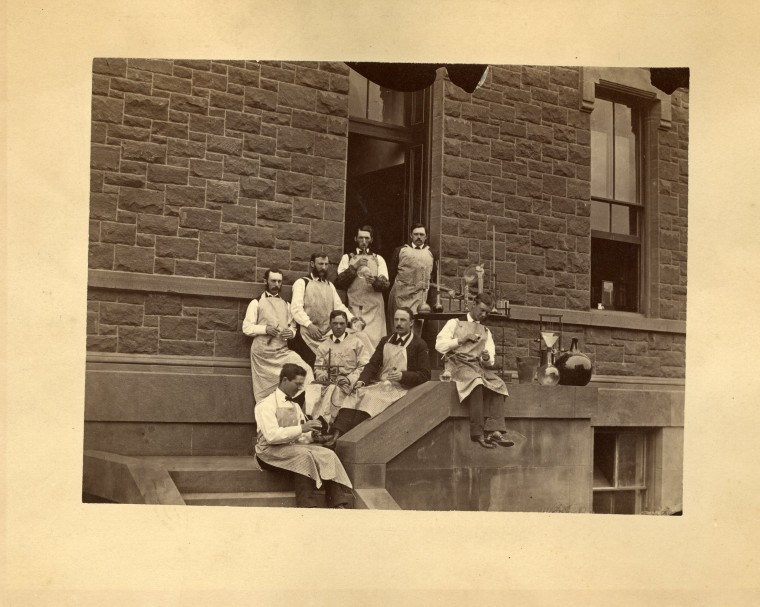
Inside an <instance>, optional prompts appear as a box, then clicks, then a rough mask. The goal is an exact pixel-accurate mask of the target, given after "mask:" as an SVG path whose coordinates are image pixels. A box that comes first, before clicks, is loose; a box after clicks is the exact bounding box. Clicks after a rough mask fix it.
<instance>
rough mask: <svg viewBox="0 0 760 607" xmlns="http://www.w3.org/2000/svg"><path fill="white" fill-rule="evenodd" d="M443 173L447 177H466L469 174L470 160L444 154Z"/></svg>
mask: <svg viewBox="0 0 760 607" xmlns="http://www.w3.org/2000/svg"><path fill="white" fill-rule="evenodd" d="M443 174H444V175H446V176H447V177H457V178H461V179H468V178H469V176H470V161H469V160H466V159H464V158H456V157H454V156H448V155H445V156H444V157H443Z"/></svg>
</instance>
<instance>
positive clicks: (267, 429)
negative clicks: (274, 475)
mask: <svg viewBox="0 0 760 607" xmlns="http://www.w3.org/2000/svg"><path fill="white" fill-rule="evenodd" d="M286 397H287V394H285V393H284V392H283V391H282V390H280V389H279V388H277V389H276V390H275V391H274V392H272V394H270V395H269V396H267V397H266V398H265V399H264V400H262V401H261V402H259V403H257V404H256V406H255V407H254V409H253V415H254V417H255V418H256V427H257V429H258V431H259V432H261V434H262V436H263V437H264V440H265V441H266V442H267V443H268V444H270V445H277V444H282V443H290V442H293V441H295V440H298V441H299V442H311V432H302V431H301V424H303V423H304V422H305V421H306V418H305V417H304V414H303V411H301V407H299V406H298V404H297V403H294V402H292V401H286V400H285V399H286ZM288 406H289V407H292V408H293V409H294V410H295V411H296V413H297V415H298V420H299V425H297V426H285V427H283V426H280V424H279V423H278V422H277V415H276V411H277V408H278V407H288Z"/></svg>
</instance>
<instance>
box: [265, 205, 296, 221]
mask: <svg viewBox="0 0 760 607" xmlns="http://www.w3.org/2000/svg"><path fill="white" fill-rule="evenodd" d="M256 213H257V217H258V219H269V220H272V221H288V222H289V221H292V219H293V209H292V205H291V204H289V203H283V202H273V201H269V200H260V201H258V203H257V205H256Z"/></svg>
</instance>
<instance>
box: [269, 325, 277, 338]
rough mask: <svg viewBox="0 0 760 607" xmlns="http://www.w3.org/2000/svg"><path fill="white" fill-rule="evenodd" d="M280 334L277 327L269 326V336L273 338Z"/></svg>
mask: <svg viewBox="0 0 760 607" xmlns="http://www.w3.org/2000/svg"><path fill="white" fill-rule="evenodd" d="M279 334H280V332H279V330H278V329H277V327H275V326H272V325H267V335H271V336H272V337H277V336H278V335H279Z"/></svg>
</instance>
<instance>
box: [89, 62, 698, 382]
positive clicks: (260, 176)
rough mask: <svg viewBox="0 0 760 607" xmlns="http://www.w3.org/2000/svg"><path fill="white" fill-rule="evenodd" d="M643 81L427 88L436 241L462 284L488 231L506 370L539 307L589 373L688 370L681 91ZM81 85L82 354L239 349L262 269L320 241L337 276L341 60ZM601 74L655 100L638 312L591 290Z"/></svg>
mask: <svg viewBox="0 0 760 607" xmlns="http://www.w3.org/2000/svg"><path fill="white" fill-rule="evenodd" d="M645 76H646V70H598V69H591V68H571V67H541V66H490V68H489V71H488V73H487V77H486V80H485V82H484V83H483V85H482V86H481V87H479V88H478V89H477V90H476V91H475V92H474V93H473V94H467V93H465V92H464V91H462V90H461V89H459V88H458V87H456V86H454V85H453V84H452V83H451V82H449V81H448V80H447V79H446V77H445V74H439V78H438V80H437V81H436V83H435V84H434V85H433V86H432V87H431V90H430V93H429V94H430V95H431V97H432V101H431V115H430V119H429V132H430V145H429V148H428V149H429V152H428V153H429V157H430V161H429V162H430V170H429V173H428V181H427V190H428V191H427V192H426V198H425V200H426V202H425V204H426V205H428V208H427V210H426V213H427V215H426V217H427V221H428V224H429V226H430V233H431V239H432V243H433V245H434V247H435V248H436V249H437V250H438V251H439V252H440V258H441V274H442V276H443V279H444V282H447V283H449V284H450V285H454V286H455V285H457V284H458V281H459V277H460V276H461V275H462V273H463V271H464V269H465V268H466V267H467V266H468V265H470V264H472V263H483V264H485V265H486V266H487V268H489V269H490V264H491V257H492V254H493V253H492V251H493V250H494V243H493V242H492V234H493V233H494V231H495V234H496V243H495V244H496V246H495V251H496V271H497V276H498V288H499V291H500V293H502V294H503V295H504V297H506V298H508V299H509V300H510V303H511V305H512V311H513V314H512V317H513V320H511V321H509V322H508V323H500V324H498V325H497V327H496V341H497V343H498V344H499V353H500V354H501V355H503V356H504V363H503V364H504V366H505V368H507V369H515V368H516V364H515V358H516V357H517V356H524V355H527V354H528V353H529V352H530V353H535V345H534V341H535V338H536V320H537V315H538V313H539V312H543V311H557V312H559V313H562V314H563V319H564V323H565V331H566V335H565V339H566V343H569V338H570V337H572V336H577V337H579V338H580V342H581V344H582V347H583V349H584V351H586V352H587V353H588V354H589V355H590V356H591V357H592V359H593V360H594V362H595V364H596V372H597V374H598V375H599V376H609V377H611V378H613V377H618V376H633V377H648V378H676V379H677V380H678V379H680V381H681V382H682V381H683V377H684V368H685V361H684V345H685V317H686V245H687V201H688V190H687V179H688V159H687V148H688V91H686V90H684V89H678V90H677V91H676V92H674V93H673V94H672V95H665V94H663V93H662V92H660V91H657V90H656V89H654V88H653V87H651V85H649V83H648V82H647V81H646V78H645ZM92 86H93V96H92V156H91V188H90V190H91V193H90V248H89V268H90V275H89V276H90V279H89V288H88V304H87V305H88V325H87V332H88V339H87V349H88V353H89V356H90V359H91V360H94V361H108V360H111V359H114V360H116V359H118V360H121V361H123V360H128V356H129V355H141V356H149V357H151V356H157V357H158V358H156V361H157V363H159V364H160V362H161V360H162V359H163V358H162V357H164V356H167V355H168V356H172V357H187V358H186V359H184V360H190V361H192V360H193V358H192V357H195V358H197V359H198V360H200V359H201V358H202V359H211V360H212V361H213V359H219V360H220V361H222V359H224V360H225V361H227V362H229V361H230V360H232V359H237V360H241V359H246V358H247V351H248V342H247V338H245V336H244V335H243V334H242V332H241V330H240V329H241V323H242V318H243V316H244V313H245V309H246V306H247V304H248V301H249V300H250V298H251V297H252V296H254V295H255V294H256V293H257V292H258V291H257V288H259V289H260V283H261V280H262V278H263V273H264V271H265V270H266V269H267V268H269V267H278V268H280V269H282V270H283V271H284V274H285V281H286V283H288V284H289V283H292V281H293V280H294V279H295V278H297V277H298V276H301V275H303V274H304V273H305V272H306V271H307V268H308V259H309V256H310V255H311V253H312V252H314V251H316V250H320V251H325V252H327V253H328V254H329V255H330V259H331V261H332V262H333V266H332V267H333V271H334V268H335V265H336V263H337V260H338V259H339V257H340V254H341V253H342V250H343V243H344V231H345V229H346V228H345V226H346V223H347V222H346V212H347V211H346V184H347V162H348V156H349V154H348V148H349V145H348V143H349V122H350V118H349V68H348V67H347V66H346V65H345V64H344V63H338V62H318V63H317V62H279V61H263V62H252V61H211V60H209V61H199V60H192V61H187V60H174V61H172V60H149V59H96V60H95V61H94V63H93V84H92ZM600 86H602V87H605V86H607V87H612V89H613V90H614V92H616V93H620V92H621V91H622V92H623V93H629V94H633V95H634V96H638V97H637V99H639V100H640V101H641V102H642V103H643V104H645V105H646V107H647V111H646V112H645V113H644V114H643V118H642V120H643V127H642V129H643V132H644V135H643V136H642V138H641V144H640V145H641V146H642V148H643V149H644V152H645V153H644V154H643V156H644V157H645V162H646V167H645V170H643V171H642V188H643V190H645V194H646V196H645V198H646V203H645V205H646V208H645V209H644V211H643V219H642V221H643V224H644V228H643V229H642V232H641V251H642V259H641V262H642V274H641V277H640V284H641V293H640V295H639V300H640V302H641V305H640V309H639V310H638V311H637V312H636V313H628V312H610V311H606V310H605V311H601V310H596V309H594V306H593V302H592V301H591V300H590V299H591V296H590V293H591V265H592V260H591V256H592V252H591V240H592V239H591V182H592V166H591V158H592V148H591V134H592V133H591V126H590V120H591V112H592V111H593V107H594V102H595V101H594V95H595V87H596V88H598V87H600ZM257 285H258V286H257ZM125 357H127V358H125ZM208 364H212V365H213V362H210V363H208ZM241 366H242V363H241Z"/></svg>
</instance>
